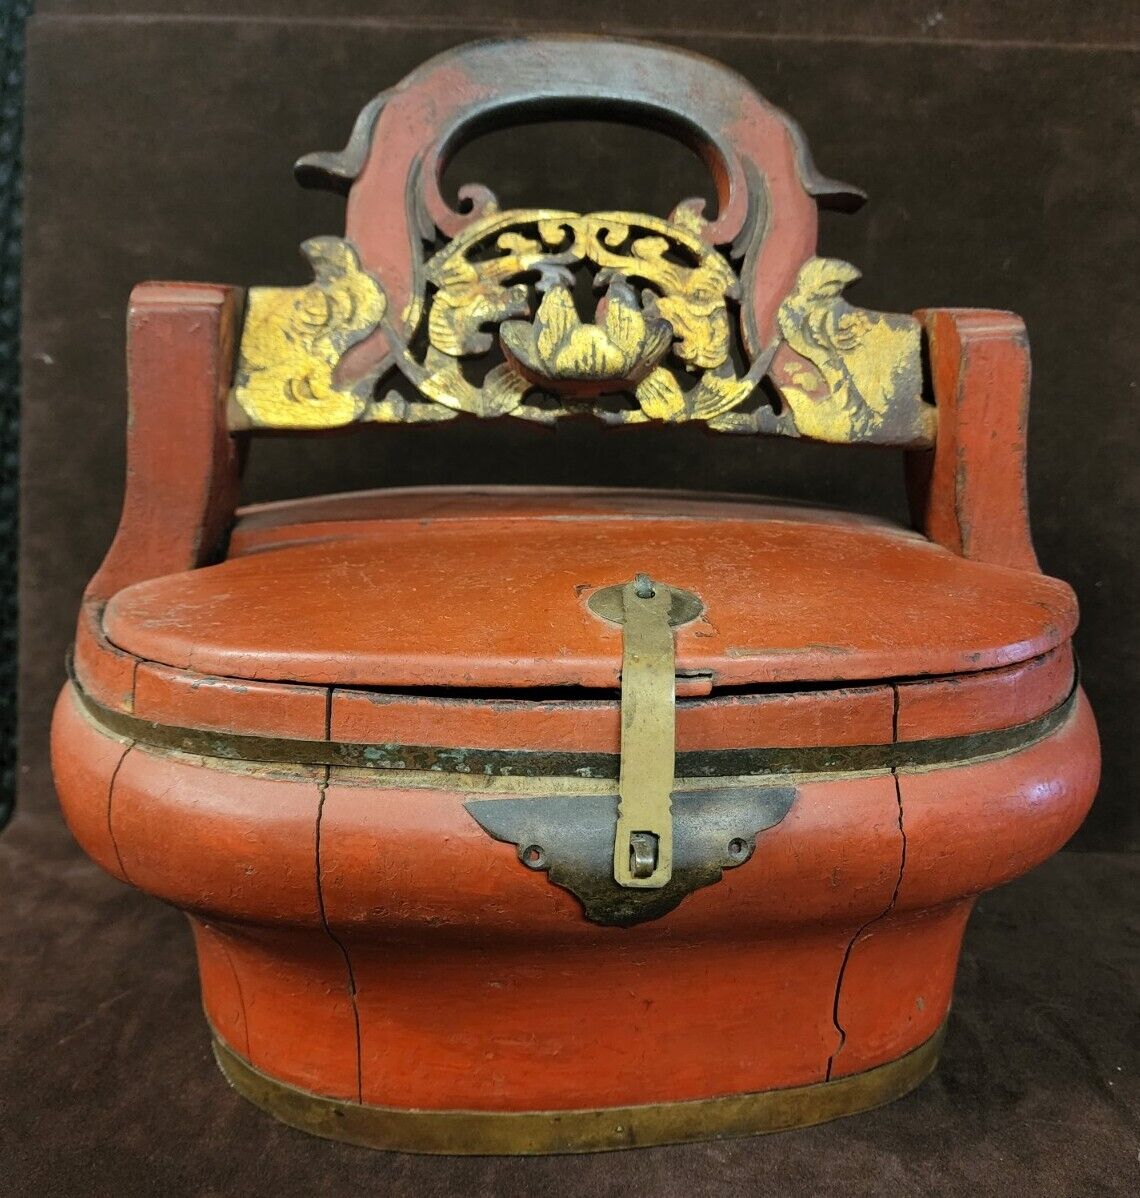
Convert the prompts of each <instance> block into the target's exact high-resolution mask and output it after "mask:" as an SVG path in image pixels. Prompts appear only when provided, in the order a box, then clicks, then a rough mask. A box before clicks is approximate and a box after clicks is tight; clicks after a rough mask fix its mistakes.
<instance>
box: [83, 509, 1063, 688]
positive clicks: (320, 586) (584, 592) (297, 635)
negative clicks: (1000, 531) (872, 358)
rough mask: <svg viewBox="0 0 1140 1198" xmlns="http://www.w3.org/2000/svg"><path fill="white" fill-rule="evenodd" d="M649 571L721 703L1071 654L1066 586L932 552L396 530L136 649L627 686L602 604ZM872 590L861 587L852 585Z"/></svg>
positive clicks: (738, 539)
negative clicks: (723, 694)
mask: <svg viewBox="0 0 1140 1198" xmlns="http://www.w3.org/2000/svg"><path fill="white" fill-rule="evenodd" d="M640 572H645V573H648V574H650V575H651V576H652V577H654V578H658V579H661V580H662V581H665V582H668V583H669V584H670V585H673V586H677V587H681V588H683V589H686V590H691V591H693V592H695V593H696V594H698V595H700V596H701V598H702V599H703V600H704V602H705V605H706V615H705V617H704V618H703V619H702V620H700V621H698V622H695V623H693V624H690V625H687V626H684V627H681V628H679V629H678V631H677V637H676V640H677V667H678V670H679V671H681V672H689V671H692V672H707V673H709V674H710V675H711V677H712V681H713V683H714V684H715V685H721V686H729V685H742V684H749V683H785V682H815V681H832V680H843V681H860V680H879V679H883V678H891V677H897V676H900V675H902V676H909V675H923V674H951V673H957V672H963V671H965V672H968V671H973V670H980V669H990V668H994V667H998V666H1003V665H1008V664H1011V663H1013V662H1017V661H1023V660H1026V659H1028V658H1030V657H1035V656H1038V655H1040V654H1042V653H1045V652H1048V651H1049V650H1050V649H1052V648H1054V647H1055V646H1057V645H1058V644H1060V643H1062V642H1064V641H1065V640H1067V639H1068V637H1069V636H1070V635H1071V633H1072V630H1073V628H1074V626H1075V623H1076V603H1075V600H1074V598H1073V595H1072V592H1071V591H1070V590H1069V588H1068V587H1067V586H1066V585H1065V584H1064V583H1062V582H1059V581H1057V580H1055V579H1049V578H1044V577H1042V576H1041V575H1033V574H1027V573H1023V572H1020V571H1014V570H1007V569H1003V568H1000V567H996V566H990V565H983V564H981V563H977V562H966V561H964V560H963V559H962V558H960V557H957V556H955V555H954V554H952V553H950V552H949V551H947V550H944V549H941V548H939V547H937V546H932V545H930V544H929V543H927V542H925V541H923V540H921V539H920V538H917V537H912V538H908V537H905V536H901V535H899V534H897V533H894V532H891V533H884V532H880V531H878V530H874V529H864V528H847V527H826V526H825V527H817V526H815V525H810V524H791V523H788V524H784V523H772V524H769V523H766V522H763V521H750V520H741V521H733V520H723V519H721V520H703V521H700V522H697V521H689V520H685V519H682V518H677V517H668V516H663V517H662V518H661V519H658V520H644V519H636V518H626V519H621V518H613V519H606V520H599V521H596V522H594V521H564V520H558V519H544V520H538V519H536V520H534V521H533V522H531V523H530V524H529V525H528V526H527V532H526V535H520V530H519V528H518V527H516V526H515V525H514V524H513V523H511V522H509V521H508V522H506V523H504V524H502V525H497V524H496V523H495V522H493V521H481V522H475V523H474V524H464V523H463V522H457V523H440V524H431V525H426V526H409V525H406V524H397V523H393V524H392V525H390V526H389V527H388V529H387V530H386V533H385V535H384V537H383V538H374V539H369V540H348V541H333V542H319V543H314V544H306V545H295V546H290V547H286V548H281V549H277V550H274V551H273V552H272V553H269V552H266V553H259V554H256V555H254V556H251V557H245V558H237V559H233V560H230V561H227V562H224V563H222V564H221V565H218V566H211V567H207V568H205V569H201V570H195V571H192V572H190V573H186V574H177V575H171V576H168V577H167V578H162V579H153V580H151V581H148V582H144V583H139V584H137V585H135V586H133V587H129V588H127V589H126V590H124V591H121V592H120V593H119V594H118V595H116V596H115V598H114V599H112V600H111V602H110V603H109V604H108V605H107V609H106V611H105V613H104V628H105V630H106V633H107V636H108V639H109V640H110V641H111V642H112V643H113V644H115V645H116V646H118V647H119V648H121V649H123V650H125V651H127V652H129V653H133V654H136V655H137V656H139V657H142V658H146V659H148V660H152V661H157V662H161V663H163V664H165V665H170V666H174V667H176V668H179V669H193V670H196V671H200V672H202V673H207V674H217V675H222V676H229V677H237V678H262V679H272V680H275V681H290V682H306V683H316V684H337V683H340V684H347V685H357V686H397V687H400V686H445V687H486V686H499V687H527V686H575V685H576V686H586V687H608V688H614V687H616V686H617V682H618V673H619V670H620V663H621V648H620V644H621V636H620V631H619V629H618V628H616V627H615V626H613V625H610V624H608V623H606V622H604V621H602V620H600V619H599V618H598V617H596V616H594V615H593V614H592V613H591V612H590V611H589V610H588V608H587V606H586V600H587V599H588V597H589V594H590V593H591V592H592V591H593V590H594V589H596V588H598V587H603V586H610V585H613V584H616V583H620V582H623V581H626V580H628V579H629V578H632V577H633V576H634V575H635V574H637V573H640ZM852 578H858V580H859V583H858V585H857V586H855V585H852V583H851V579H852Z"/></svg>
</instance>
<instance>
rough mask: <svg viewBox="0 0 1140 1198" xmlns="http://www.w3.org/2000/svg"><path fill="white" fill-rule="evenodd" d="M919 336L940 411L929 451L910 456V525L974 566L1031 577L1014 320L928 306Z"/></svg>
mask: <svg viewBox="0 0 1140 1198" xmlns="http://www.w3.org/2000/svg"><path fill="white" fill-rule="evenodd" d="M917 315H918V316H919V318H920V319H921V320H922V322H923V325H924V327H925V330H926V341H927V346H928V349H929V354H930V374H931V378H932V380H933V383H934V398H935V400H936V402H937V404H938V439H937V444H936V446H935V448H934V449H933V450H927V451H923V452H921V453H910V454H908V455H907V481H908V489H909V491H910V496H911V510H912V513H913V515H914V520H915V523H916V524H917V526H918V527H919V528H921V529H922V531H923V532H924V533H926V535H927V536H929V537H930V539H931V540H933V541H936V542H937V543H938V544H940V545H945V546H946V547H947V548H948V549H951V550H953V551H954V552H955V553H961V554H962V555H963V556H964V557H967V558H970V559H971V560H972V561H979V562H992V563H994V564H995V565H999V566H1014V567H1016V568H1017V569H1021V570H1032V571H1036V570H1037V569H1038V565H1037V555H1036V554H1035V553H1034V551H1033V540H1032V537H1031V536H1030V532H1029V503H1028V499H1027V496H1026V490H1025V451H1026V432H1027V428H1028V422H1029V343H1028V340H1027V338H1026V334H1025V325H1024V323H1023V322H1022V320H1021V318H1020V317H1018V316H1015V315H1014V314H1013V313H1012V312H987V311H980V310H972V309H951V308H933V309H930V310H928V311H925V312H919V313H918V314H917Z"/></svg>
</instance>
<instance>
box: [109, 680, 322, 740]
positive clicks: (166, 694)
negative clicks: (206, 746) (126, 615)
mask: <svg viewBox="0 0 1140 1198" xmlns="http://www.w3.org/2000/svg"><path fill="white" fill-rule="evenodd" d="M328 706H329V692H328V690H327V688H325V687H319V686H290V685H288V684H286V683H281V682H257V683H252V682H244V681H241V680H236V679H233V678H214V677H212V676H210V675H206V674H196V673H193V672H187V671H185V670H172V669H170V668H169V667H168V666H160V665H155V664H154V663H153V662H148V661H143V662H140V663H139V667H138V670H137V672H136V674H135V688H134V703H133V707H132V710H133V712H134V714H135V715H136V716H138V717H139V718H140V719H143V720H154V721H155V722H156V723H159V724H168V725H173V726H174V727H176V728H202V729H207V730H211V731H218V732H236V733H239V734H244V735H249V736H273V737H291V738H296V739H298V740H325V739H326V737H327V732H328V728H327V722H328Z"/></svg>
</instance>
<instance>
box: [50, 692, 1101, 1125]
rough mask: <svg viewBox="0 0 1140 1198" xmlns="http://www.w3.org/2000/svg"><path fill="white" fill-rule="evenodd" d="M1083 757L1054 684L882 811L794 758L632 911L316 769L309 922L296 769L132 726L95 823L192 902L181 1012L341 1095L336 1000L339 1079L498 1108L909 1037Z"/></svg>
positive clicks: (69, 786) (665, 1095)
mask: <svg viewBox="0 0 1140 1198" xmlns="http://www.w3.org/2000/svg"><path fill="white" fill-rule="evenodd" d="M61 710H67V709H66V708H64V707H63V706H62V705H61ZM71 710H72V711H73V710H74V709H71ZM58 735H59V736H61V737H62V736H66V737H67V738H68V742H69V744H70V746H71V749H72V755H71V756H69V760H71V759H72V757H73V758H74V759H75V760H86V761H88V762H92V763H97V762H99V761H101V760H103V761H105V762H106V764H105V765H104V767H103V769H104V771H106V770H107V769H109V768H111V765H110V763H111V760H112V759H113V758H115V757H117V753H115V752H112V753H111V754H109V755H108V754H107V753H106V750H105V749H103V748H102V747H101V742H105V741H106V738H105V737H103V736H102V734H100V733H99V732H98V731H97V730H96V729H95V728H93V727H92V726H91V725H90V724H89V723H87V722H86V721H80V720H78V719H74V720H72V721H70V722H69V723H67V724H65V725H61V727H60V728H59V730H58ZM100 753H102V754H103V756H102V757H101V756H100ZM1095 781H1096V752H1095V728H1094V726H1093V723H1092V719H1091V716H1090V715H1089V713H1088V709H1087V704H1085V703H1083V701H1082V704H1081V705H1080V707H1079V709H1078V710H1077V712H1076V713H1075V714H1074V716H1073V717H1072V718H1071V720H1070V721H1069V722H1068V723H1067V724H1066V725H1065V726H1063V727H1062V728H1061V729H1059V730H1058V731H1057V732H1056V733H1054V734H1053V735H1052V736H1050V737H1048V738H1046V739H1045V740H1043V741H1041V742H1038V743H1037V744H1035V745H1032V746H1030V747H1028V748H1026V749H1024V750H1021V751H1020V752H1018V753H1015V754H1012V755H1010V756H1007V757H1005V758H998V759H990V760H982V761H978V762H975V763H973V764H970V765H967V766H957V767H954V768H950V769H942V770H937V769H936V770H931V771H924V772H921V773H914V774H903V775H901V776H900V779H899V794H901V800H902V801H901V812H902V830H901V831H900V827H899V813H900V804H899V801H898V797H897V795H896V790H895V784H894V780H893V779H892V778H891V776H890V775H889V774H880V775H877V776H870V777H862V778H859V779H846V780H832V781H817V782H809V783H804V784H802V785H801V786H800V787H799V793H798V795H797V798H796V802H795V803H794V805H793V807H792V809H791V811H790V812H789V814H788V816H787V817H786V818H785V820H784V821H783V822H782V823H780V824H778V825H777V826H776V827H774V828H772V829H771V830H770V831H768V832H766V833H764V834H763V835H762V836H761V838H760V840H759V841H758V844H757V850H756V854H755V855H754V857H753V858H752V860H751V861H749V862H748V863H747V864H746V865H745V866H743V867H741V868H739V869H737V870H734V871H729V872H728V873H726V875H725V877H724V879H723V880H722V882H720V883H718V884H717V885H716V886H713V887H710V888H708V889H705V890H701V891H698V892H697V893H695V894H694V895H692V896H691V897H690V898H688V899H687V900H686V901H685V902H684V903H683V904H682V905H681V907H679V908H678V909H677V910H676V911H675V912H672V913H671V914H670V915H668V916H666V917H665V918H663V919H661V920H658V921H655V922H652V923H649V924H644V925H641V926H639V927H637V928H634V929H613V928H602V927H598V926H597V925H594V924H590V923H587V922H586V921H584V920H583V919H582V918H581V914H580V911H579V909H578V906H577V903H576V901H575V900H574V899H573V898H572V897H571V896H569V895H568V894H566V893H565V892H564V891H561V890H560V889H558V888H557V887H554V886H552V885H551V884H550V883H549V882H548V881H547V880H546V879H545V877H544V876H543V875H541V874H536V873H533V872H530V871H527V870H524V869H522V868H521V867H520V866H519V865H518V862H517V861H516V860H515V857H514V851H513V849H512V848H511V847H510V846H507V845H503V844H499V843H498V842H495V841H491V840H490V839H489V838H488V837H486V835H485V834H484V833H483V832H482V831H481V830H480V829H479V828H478V827H477V825H475V823H474V822H473V821H472V820H471V819H470V817H469V816H467V814H466V813H465V812H464V810H463V807H462V803H463V800H464V797H465V796H464V794H462V793H460V792H452V791H447V790H445V789H429V790H417V789H400V788H397V787H392V786H390V785H389V786H377V785H376V784H375V780H373V782H372V784H371V785H370V784H368V782H367V781H366V780H364V779H363V778H362V777H361V776H360V775H353V774H341V773H339V772H337V771H334V778H333V780H332V783H331V784H330V785H329V786H328V788H327V791H326V797H325V801H324V808H323V812H322V817H321V851H320V894H321V899H322V900H323V912H324V918H325V919H327V921H328V925H329V928H330V929H331V932H332V934H333V935H335V938H336V939H335V941H334V939H333V938H332V936H330V935H329V933H327V932H326V931H325V925H324V922H323V921H322V918H321V911H320V905H321V904H319V903H318V899H317V858H316V839H315V830H316V814H317V805H318V795H319V785H318V782H317V781H316V780H315V778H314V775H313V773H312V772H310V773H307V774H303V775H302V776H300V777H297V776H290V775H289V774H287V773H286V772H284V771H276V772H271V771H264V772H261V773H258V774H256V775H253V776H251V775H250V774H249V773H248V772H242V771H239V770H236V769H233V768H230V769H213V768H204V763H196V762H194V761H190V760H177V759H174V758H163V757H158V756H154V755H152V754H149V753H146V752H144V751H142V750H139V749H135V750H132V752H131V753H130V754H129V755H128V756H127V758H126V759H125V760H124V761H123V763H122V765H121V766H120V767H119V769H118V777H117V779H116V797H115V802H114V804H113V808H112V825H113V827H114V830H115V836H116V840H117V842H118V850H119V852H120V853H121V855H122V858H123V861H124V862H125V864H126V876H127V877H128V878H129V879H130V881H131V882H132V883H133V884H134V885H136V886H140V887H141V888H142V889H145V890H147V891H149V892H150V893H153V894H156V895H159V896H161V897H164V898H166V899H167V900H168V901H172V902H174V903H175V904H177V905H179V906H182V907H183V908H186V909H189V910H191V911H194V912H197V913H198V918H200V919H204V920H206V921H207V922H209V923H210V925H211V928H210V935H208V936H205V937H203V936H202V935H201V933H199V940H200V953H201V957H202V961H203V973H202V976H203V988H204V997H205V1002H206V1007H207V1011H208V1012H209V1014H210V1017H211V1019H212V1020H213V1021H214V1022H215V1026H217V1027H218V1029H219V1031H220V1032H221V1033H222V1034H223V1035H224V1036H225V1038H226V1039H227V1042H229V1043H230V1044H231V1045H232V1046H233V1047H234V1049H235V1050H236V1051H238V1052H239V1053H241V1054H242V1055H244V1056H246V1057H247V1059H250V1060H252V1061H253V1063H254V1064H255V1065H257V1067H259V1068H261V1069H264V1070H266V1071H268V1072H270V1073H271V1074H272V1075H273V1076H277V1077H281V1078H283V1079H285V1080H287V1081H291V1082H292V1083H293V1084H297V1085H303V1086H305V1087H307V1088H311V1089H315V1090H318V1091H319V1092H322V1093H328V1094H333V1095H337V1096H346V1095H347V1096H351V1095H352V1093H353V1090H354V1087H355V1085H356V1075H355V1050H356V1038H355V1037H356V1033H355V1020H356V1018H357V1017H358V1018H359V1020H360V1026H361V1029H362V1039H361V1042H360V1043H361V1063H362V1073H361V1078H360V1081H361V1086H362V1089H361V1091H360V1092H361V1093H362V1094H363V1097H364V1099H365V1101H372V1102H380V1103H391V1104H395V1105H400V1106H412V1107H421V1108H427V1109H432V1108H437V1109H438V1108H454V1107H456V1106H467V1107H472V1108H474V1109H487V1110H519V1109H534V1108H542V1107H558V1106H563V1107H569V1106H581V1105H586V1106H591V1105H605V1104H607V1103H626V1102H637V1101H658V1100H659V1101H667V1100H672V1099H677V1098H684V1097H696V1096H701V1095H705V1094H708V1093H710V1092H712V1091H714V1090H715V1092H717V1093H726V1092H727V1093H731V1092H743V1091H746V1090H750V1089H759V1088H765V1087H768V1086H776V1085H792V1084H799V1083H803V1082H807V1081H811V1080H818V1079H820V1078H822V1077H823V1076H825V1075H826V1071H827V1067H828V1063H829V1062H832V1075H833V1076H840V1075H842V1074H843V1073H845V1072H852V1071H856V1070H858V1069H860V1068H864V1067H870V1066H871V1065H873V1064H876V1063H880V1062H881V1061H882V1060H885V1059H891V1058H892V1057H894V1056H896V1055H898V1054H899V1053H901V1052H905V1051H907V1050H908V1049H909V1048H912V1047H914V1046H916V1045H917V1044H918V1043H920V1042H921V1040H922V1039H924V1038H925V1037H926V1036H927V1035H928V1034H929V1033H930V1031H931V1030H932V1029H933V1028H935V1027H936V1026H937V1025H938V1024H939V1023H940V1021H941V1019H942V1018H943V1016H944V1014H945V1006H946V1002H947V1001H948V997H949V989H950V977H951V975H952V972H953V960H954V955H955V953H956V951H957V944H958V938H959V934H960V930H961V920H962V918H963V917H964V913H965V908H966V906H967V905H968V898H969V896H971V895H973V894H975V893H977V892H979V891H980V890H982V889H985V888H987V887H990V886H993V885H997V884H1000V883H1001V882H1003V881H1005V880H1007V879H1008V878H1009V877H1012V876H1014V875H1015V874H1017V873H1020V872H1022V871H1024V870H1025V869H1027V868H1030V867H1031V866H1032V865H1033V864H1035V863H1036V862H1037V861H1039V860H1041V859H1043V858H1044V857H1045V856H1047V855H1048V854H1049V853H1051V852H1053V851H1055V849H1056V848H1057V847H1058V846H1059V844H1060V843H1061V842H1062V841H1063V839H1064V838H1065V837H1066V836H1067V835H1068V834H1069V832H1070V831H1071V830H1072V828H1073V827H1075V826H1076V824H1077V823H1078V822H1079V820H1080V818H1081V817H1082V815H1083V813H1084V811H1085V809H1086V808H1087V806H1088V803H1089V801H1090V800H1091V796H1092V793H1093V790H1094V789H1095ZM440 782H441V783H442V784H443V785H444V786H446V780H445V779H443V778H441V779H440ZM59 783H60V796H61V800H62V802H63V804H64V808H65V811H67V812H68V816H69V820H70V821H71V822H72V824H73V826H74V827H76V828H77V831H78V834H80V835H81V837H83V843H84V845H85V847H87V848H88V849H89V851H94V852H96V853H98V851H99V849H98V845H97V843H96V842H95V839H94V834H93V833H92V832H90V831H84V829H85V828H88V829H89V828H91V827H92V821H91V820H90V819H89V818H82V817H81V815H82V811H83V810H84V809H85V808H87V807H89V806H91V805H93V804H99V803H101V801H102V796H103V795H105V794H106V788H105V787H104V788H102V794H100V793H99V792H98V791H97V790H96V789H95V788H93V787H92V785H91V779H90V777H89V776H88V775H86V774H84V773H83V772H81V771H78V772H77V771H75V770H73V769H70V768H66V767H65V768H64V769H63V770H61V772H60V777H59ZM77 817H78V818H77ZM979 832H980V833H981V834H979ZM904 833H905V864H904V843H903V834H904ZM900 870H901V881H900ZM896 891H897V897H895V896H896ZM207 941H208V943H207ZM852 944H853V947H852V948H851V951H850V954H849V955H848V947H849V946H851V945H852ZM341 945H343V946H344V948H345V950H346V951H347V953H348V958H349V960H350V961H351V963H352V968H353V973H354V976H355V979H356V990H357V993H356V1012H355V1014H354V1013H353V996H352V993H351V991H350V987H349V983H348V971H347V966H346V964H345V959H344V957H343V955H341V950H340V946H341ZM845 959H846V965H844V961H845ZM227 963H228V965H229V968H228V969H227V968H226V967H225V966H226V964H227ZM605 979H609V981H605ZM618 979H620V980H621V984H620V985H619V982H618ZM603 981H605V984H602V982H603ZM837 994H838V1005H836V995H837ZM920 998H921V999H922V1003H921V1004H919V1002H918V1001H917V1000H918V999H920ZM536 999H541V1001H536ZM239 1008H240V1013H239ZM833 1013H836V1014H837V1015H838V1027H837V1026H836V1024H835V1022H834V1021H833V1018H832V1017H833ZM840 1029H842V1032H841V1031H840ZM832 1058H834V1060H832ZM650 1059H652V1061H653V1062H654V1065H655V1067H654V1068H653V1069H649V1068H648V1066H647V1063H648V1062H649V1061H650Z"/></svg>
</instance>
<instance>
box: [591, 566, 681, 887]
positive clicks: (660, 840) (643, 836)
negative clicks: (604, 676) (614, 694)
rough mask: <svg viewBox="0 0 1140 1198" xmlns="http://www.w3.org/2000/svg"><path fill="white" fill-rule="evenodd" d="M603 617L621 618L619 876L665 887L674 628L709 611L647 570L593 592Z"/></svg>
mask: <svg viewBox="0 0 1140 1198" xmlns="http://www.w3.org/2000/svg"><path fill="white" fill-rule="evenodd" d="M589 605H590V608H591V610H592V611H594V612H595V613H596V614H597V615H600V616H602V617H604V618H605V619H607V620H611V621H613V622H614V623H618V624H621V627H622V669H621V768H620V774H619V779H618V809H617V824H616V829H615V833H614V880H615V881H616V882H617V883H618V885H619V886H626V887H630V888H640V889H646V890H657V889H660V888H661V887H663V886H665V885H667V884H668V882H669V879H670V878H671V877H672V876H673V781H674V769H675V756H676V666H675V658H676V655H675V651H674V644H673V629H674V627H676V626H677V625H678V624H687V623H689V622H690V621H692V620H695V619H696V618H697V617H698V616H699V615H700V613H701V610H702V605H701V601H700V600H699V599H698V598H697V597H696V596H695V595H692V594H690V593H689V592H688V591H680V590H677V589H675V588H673V587H670V586H667V585H666V584H664V583H660V582H654V581H653V580H652V579H650V578H649V577H648V576H647V575H645V574H639V575H637V577H636V578H634V579H633V580H632V581H631V582H627V583H626V584H625V585H624V586H620V587H606V588H605V589H604V590H601V591H598V592H596V593H595V594H594V595H592V596H591V598H590V601H589Z"/></svg>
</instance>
